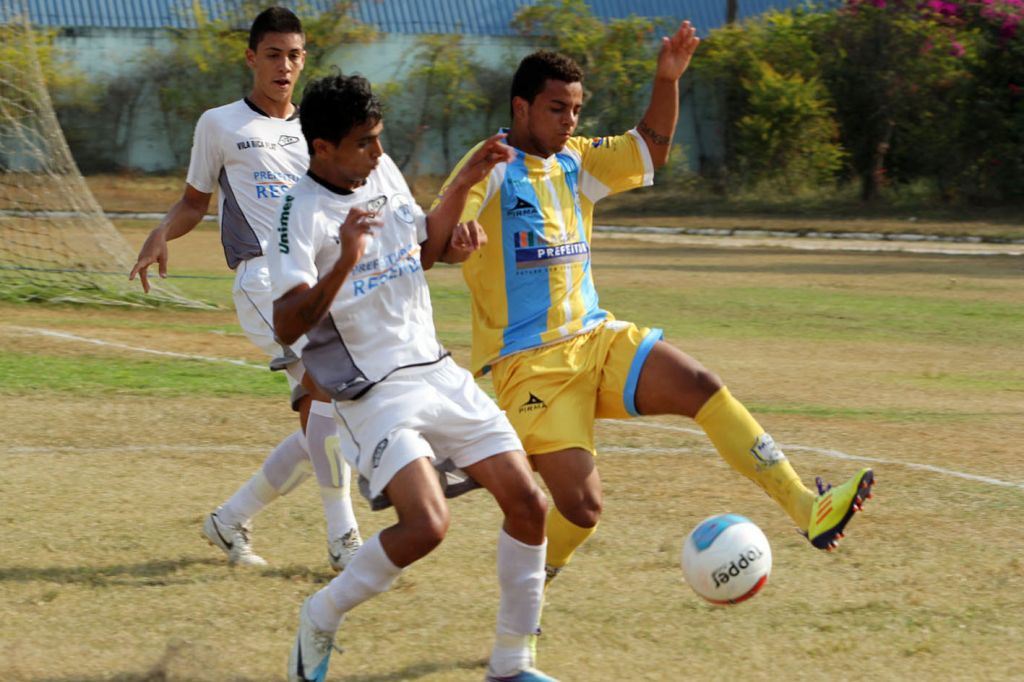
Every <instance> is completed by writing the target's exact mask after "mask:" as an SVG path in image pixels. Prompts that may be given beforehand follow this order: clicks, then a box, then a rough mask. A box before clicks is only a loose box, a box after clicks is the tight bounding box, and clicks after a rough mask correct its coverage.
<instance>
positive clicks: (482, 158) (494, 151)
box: [459, 133, 516, 185]
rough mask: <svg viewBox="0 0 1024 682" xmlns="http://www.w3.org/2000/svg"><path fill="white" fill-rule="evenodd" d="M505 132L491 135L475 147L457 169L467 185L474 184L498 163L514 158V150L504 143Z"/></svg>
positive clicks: (507, 161)
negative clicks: (471, 153)
mask: <svg viewBox="0 0 1024 682" xmlns="http://www.w3.org/2000/svg"><path fill="white" fill-rule="evenodd" d="M506 137H508V135H507V134H506V133H496V134H494V135H491V136H490V137H488V138H487V139H486V140H484V143H483V144H481V145H480V146H479V147H477V150H476V151H475V152H473V155H472V156H470V157H469V158H468V159H467V160H466V163H464V164H463V165H462V168H461V169H460V170H459V177H460V179H461V180H462V181H463V182H465V183H466V184H467V185H475V184H476V183H478V182H480V181H481V180H483V179H484V178H486V177H487V175H488V173H490V172H491V170H492V169H493V168H494V167H495V166H497V165H498V164H499V163H509V162H511V161H513V160H515V158H516V150H515V149H513V148H512V147H509V146H508V145H507V144H505V138H506Z"/></svg>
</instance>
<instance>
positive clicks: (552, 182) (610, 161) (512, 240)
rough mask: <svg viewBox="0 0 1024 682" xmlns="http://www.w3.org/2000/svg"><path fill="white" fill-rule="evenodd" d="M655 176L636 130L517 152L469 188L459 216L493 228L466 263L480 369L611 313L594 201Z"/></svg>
mask: <svg viewBox="0 0 1024 682" xmlns="http://www.w3.org/2000/svg"><path fill="white" fill-rule="evenodd" d="M477 146H479V145H477ZM475 149H476V147H474V148H473V149H471V150H470V151H469V152H468V153H467V154H466V155H465V156H464V157H463V158H462V160H461V161H460V162H459V164H458V165H457V166H456V167H455V169H454V170H453V171H452V174H451V175H450V176H449V178H448V181H447V182H450V181H451V180H452V178H454V177H455V175H456V174H457V173H458V171H459V169H460V168H461V166H462V164H464V163H465V162H466V159H468V158H469V157H470V156H471V155H472V154H473V152H474V151H475ZM653 175H654V166H653V164H652V161H651V156H650V152H649V151H648V149H647V143H646V142H645V141H644V140H643V138H642V137H641V136H640V134H639V133H638V132H636V130H630V131H629V132H627V133H625V134H624V135H619V136H615V137H598V138H586V137H573V138H571V139H570V140H569V141H568V143H567V144H566V146H565V148H564V149H563V150H562V151H560V152H558V153H556V154H553V155H552V156H550V157H548V158H541V157H539V156H533V155H530V154H527V153H525V152H523V151H520V150H516V158H515V160H514V161H511V162H509V163H501V164H498V165H497V166H495V168H494V170H492V171H491V173H490V175H489V176H488V177H487V178H485V179H483V180H481V181H480V182H479V183H477V184H476V185H475V186H474V187H473V188H472V189H471V190H470V193H469V198H468V199H467V201H466V208H465V210H464V211H463V213H462V217H461V220H462V221H463V222H465V221H468V220H477V221H479V222H480V224H481V225H482V226H483V229H484V231H485V232H486V233H487V244H486V246H484V247H483V248H482V249H480V250H479V251H477V252H476V253H474V254H472V255H471V256H470V257H469V259H468V260H467V261H466V262H465V263H464V264H463V266H462V273H463V277H464V278H465V280H466V284H467V285H468V286H469V290H470V295H471V298H472V305H473V353H472V368H473V372H474V373H476V374H478V375H479V374H482V373H484V372H486V371H487V370H488V368H489V366H490V364H491V363H492V362H494V361H495V360H497V359H498V358H501V357H504V356H506V355H509V354H511V353H516V352H518V351H522V350H526V349H529V348H536V347H538V346H543V345H548V344H551V343H555V342H557V341H561V340H563V339H567V338H569V337H572V336H575V335H577V334H580V333H582V332H585V331H587V330H590V329H593V328H594V327H596V326H597V325H598V324H600V323H601V322H603V321H605V320H608V319H612V316H611V314H610V313H608V312H607V311H605V310H602V309H601V307H600V305H599V303H598V297H597V290H596V289H595V288H594V280H593V276H592V274H591V267H590V244H591V233H592V230H593V213H594V204H596V203H597V202H598V201H600V200H601V199H603V198H604V197H606V196H608V195H610V194H614V193H616V192H622V191H625V190H629V189H633V188H636V187H643V186H646V185H650V184H651V183H652V181H653ZM447 182H446V183H445V184H446V185H447ZM443 191H444V190H443V189H442V193H443Z"/></svg>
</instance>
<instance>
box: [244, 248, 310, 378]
mask: <svg viewBox="0 0 1024 682" xmlns="http://www.w3.org/2000/svg"><path fill="white" fill-rule="evenodd" d="M231 295H232V296H233V297H234V299H235V312H236V313H237V314H238V323H239V324H241V325H242V331H244V332H245V335H246V336H247V337H249V340H250V341H252V342H253V343H254V344H255V345H256V347H257V348H259V349H260V350H261V351H263V352H264V353H266V354H267V355H268V356H269V357H270V358H271V360H272V361H275V360H276V361H278V363H279V364H280V365H281V366H282V369H284V370H285V372H286V374H287V375H288V386H289V388H291V389H292V392H293V395H294V392H295V391H296V387H297V386H298V385H299V383H300V382H301V381H302V376H303V374H305V373H306V370H305V368H304V367H303V366H302V362H301V361H300V360H299V356H300V355H301V349H302V347H303V346H305V345H306V337H305V336H303V337H301V338H300V339H299V340H298V341H296V342H295V343H294V344H293V345H292V346H291V348H290V349H289V347H288V346H283V345H282V344H281V343H280V342H279V341H278V340H277V337H276V335H275V334H274V324H273V323H274V298H273V293H272V290H271V286H270V269H269V268H268V267H267V258H266V256H257V257H255V258H250V259H249V260H246V261H242V262H241V263H239V264H238V267H237V268H235V285H234V287H233V288H232V289H231ZM293 356H294V359H292V358H293ZM278 363H275V364H278Z"/></svg>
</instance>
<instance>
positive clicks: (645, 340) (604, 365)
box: [491, 320, 662, 455]
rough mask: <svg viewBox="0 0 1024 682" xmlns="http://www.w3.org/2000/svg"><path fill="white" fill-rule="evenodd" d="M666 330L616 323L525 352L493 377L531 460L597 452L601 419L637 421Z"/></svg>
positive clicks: (502, 365) (505, 362)
mask: <svg viewBox="0 0 1024 682" xmlns="http://www.w3.org/2000/svg"><path fill="white" fill-rule="evenodd" d="M661 337H662V331H661V330H660V329H648V328H646V327H644V328H639V327H637V326H636V325H635V324H633V323H631V322H621V321H618V320H612V321H610V322H605V323H604V324H602V325H601V326H599V327H597V328H596V329H594V330H592V331H590V332H587V333H585V334H580V335H579V336H574V337H572V338H570V339H568V340H566V341H561V342H559V343H556V344H553V345H550V346H542V347H540V348H534V349H532V350H526V351H522V352H520V353H515V354H514V355H510V356H508V357H507V358H505V359H503V360H499V361H498V362H495V363H494V364H493V365H492V367H491V371H492V373H493V378H494V389H495V392H496V393H497V396H498V405H499V406H500V407H501V409H503V410H505V413H506V414H507V415H508V418H509V421H511V422H512V426H514V427H515V429H516V433H518V434H519V438H520V439H521V440H522V441H523V447H524V448H525V449H526V452H527V454H530V455H539V454H544V453H545V452H557V451H559V450H565V449H567V448H583V449H585V450H589V451H590V452H592V453H596V450H595V448H594V420H595V419H598V418H605V419H623V418H627V417H630V416H637V415H638V414H639V412H637V409H636V403H635V398H636V385H637V380H638V379H639V378H640V370H641V368H643V366H644V361H646V360H647V355H648V353H650V352H651V348H653V347H654V344H655V343H656V342H657V341H659V340H660V339H661Z"/></svg>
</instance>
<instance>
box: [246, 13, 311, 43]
mask: <svg viewBox="0 0 1024 682" xmlns="http://www.w3.org/2000/svg"><path fill="white" fill-rule="evenodd" d="M268 33H298V34H300V35H301V36H302V37H303V39H305V37H306V33H305V32H304V31H303V30H302V22H301V21H300V20H299V18H298V17H297V16H295V12H293V11H291V10H290V9H288V8H287V7H268V8H267V9H265V10H263V11H262V12H260V13H259V14H258V15H257V16H256V18H255V19H253V22H252V27H251V28H250V29H249V49H250V50H253V51H255V50H256V46H257V45H259V44H260V41H261V40H263V36H265V35H266V34H268Z"/></svg>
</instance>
